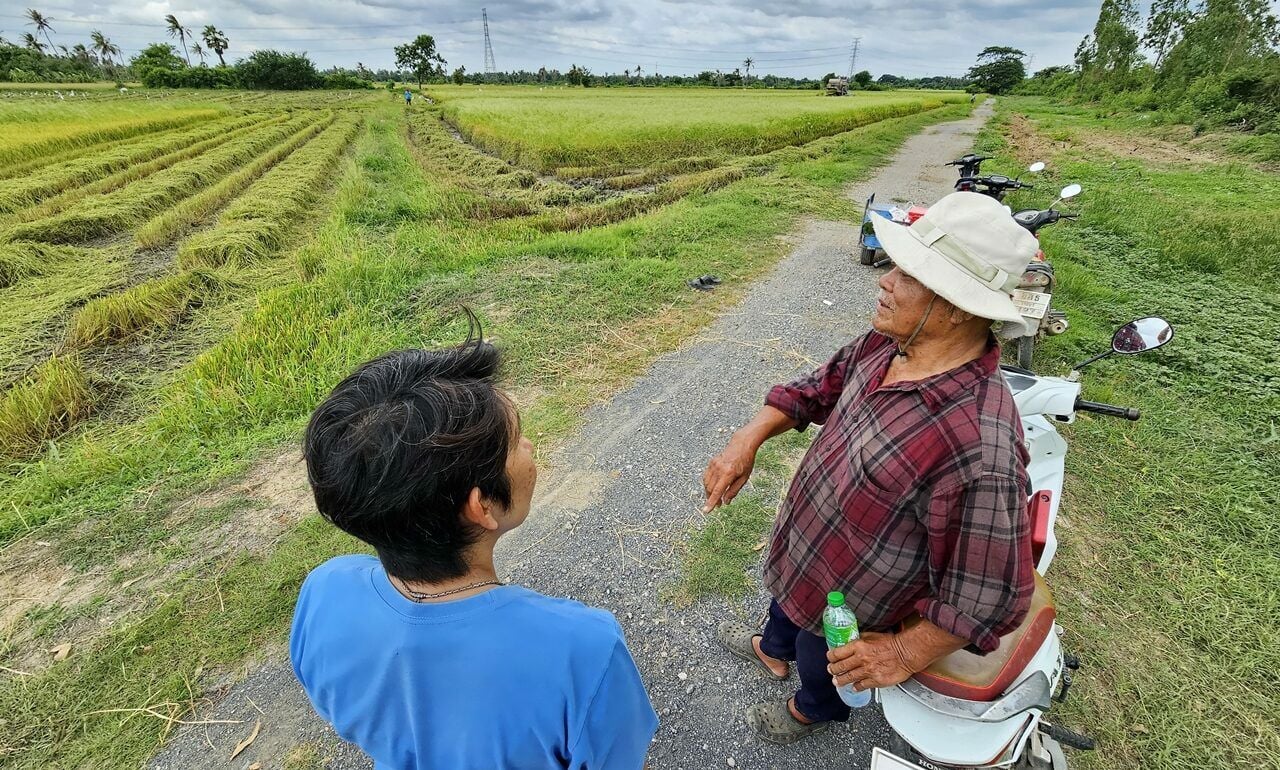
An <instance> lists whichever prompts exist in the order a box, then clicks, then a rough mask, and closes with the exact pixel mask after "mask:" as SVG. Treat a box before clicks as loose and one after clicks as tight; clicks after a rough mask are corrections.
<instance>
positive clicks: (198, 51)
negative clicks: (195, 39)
mask: <svg viewBox="0 0 1280 770" xmlns="http://www.w3.org/2000/svg"><path fill="white" fill-rule="evenodd" d="M191 53H193V54H195V55H196V56H199V57H200V66H201V67H203V66H204V49H203V48H201V47H200V44H199V43H192V44H191Z"/></svg>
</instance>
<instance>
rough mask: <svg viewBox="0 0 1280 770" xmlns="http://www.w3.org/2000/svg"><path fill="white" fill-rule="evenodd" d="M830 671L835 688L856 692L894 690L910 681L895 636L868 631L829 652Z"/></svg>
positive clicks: (909, 674) (911, 671)
mask: <svg viewBox="0 0 1280 770" xmlns="http://www.w3.org/2000/svg"><path fill="white" fill-rule="evenodd" d="M827 660H828V661H829V665H828V666H827V672H828V673H829V674H831V681H832V683H833V684H835V686H836V687H843V686H844V685H846V684H852V685H853V687H854V689H855V690H866V689H869V688H872V687H892V686H893V685H895V684H899V683H901V682H905V681H907V680H908V679H910V678H911V675H912V674H914V673H915V671H913V670H911V668H910V666H908V665H907V663H906V661H905V660H903V654H902V651H901V646H900V644H899V643H898V642H897V641H895V635H894V634H881V633H876V632H874V631H868V632H867V633H865V634H863V635H862V636H861V638H859V639H856V640H854V641H852V642H849V643H848V644H845V645H841V646H839V647H836V648H835V649H833V650H828V651H827Z"/></svg>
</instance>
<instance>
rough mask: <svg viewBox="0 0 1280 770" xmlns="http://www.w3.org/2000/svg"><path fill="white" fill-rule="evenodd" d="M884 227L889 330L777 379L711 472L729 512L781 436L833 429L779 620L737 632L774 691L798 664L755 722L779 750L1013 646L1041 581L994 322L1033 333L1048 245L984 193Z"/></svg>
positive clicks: (798, 498)
mask: <svg viewBox="0 0 1280 770" xmlns="http://www.w3.org/2000/svg"><path fill="white" fill-rule="evenodd" d="M872 221H873V223H874V225H875V229H876V235H877V236H879V237H880V242H881V243H882V244H883V245H884V248H885V251H887V252H888V253H889V256H891V257H892V258H893V261H894V263H895V267H894V268H893V269H892V270H890V271H889V272H888V273H887V274H885V275H884V277H882V278H881V279H880V297H879V301H878V302H877V307H876V311H875V315H874V316H873V317H872V319H871V327H872V328H871V329H870V330H869V331H867V332H866V333H865V334H862V335H861V336H859V337H857V338H856V339H854V340H853V341H851V342H850V343H849V344H847V345H845V346H844V347H843V348H841V349H840V350H839V351H838V352H837V353H836V354H835V355H834V356H833V357H832V358H831V360H830V361H828V362H827V363H825V364H823V365H822V366H820V367H819V368H818V369H817V370H816V371H814V372H813V373H812V374H808V375H805V376H803V377H800V378H799V379H797V380H795V381H793V382H789V383H785V384H781V385H776V386H774V387H773V388H772V389H771V390H770V391H769V393H768V395H766V396H765V399H764V407H763V408H762V409H761V410H760V411H759V413H758V414H756V416H755V418H754V419H752V420H751V422H750V423H749V424H747V425H745V426H744V427H742V428H741V429H739V430H738V431H737V432H736V433H734V435H733V437H732V438H731V439H730V440H729V444H728V446H727V447H726V448H725V450H724V451H723V452H721V453H720V454H719V455H718V456H716V457H715V458H713V459H712V460H711V462H710V464H709V465H708V467H707V471H706V474H705V476H704V478H703V483H704V485H705V488H706V493H707V501H706V505H705V510H706V511H708V512H709V511H711V510H712V509H714V508H715V507H716V506H718V505H721V504H724V503H728V502H729V501H731V500H732V499H733V498H734V496H735V495H737V493H738V491H739V490H741V489H742V486H743V485H744V484H745V483H746V482H747V479H748V478H750V475H751V469H752V467H753V466H754V464H755V458H756V453H757V452H758V451H759V449H760V446H761V444H763V443H764V442H765V441H766V440H768V439H769V438H771V437H773V436H777V435H779V434H781V433H784V432H786V431H788V430H792V429H795V430H804V429H805V428H806V427H808V426H809V425H810V424H812V423H817V424H819V425H822V426H823V428H822V432H821V433H819V434H818V435H817V437H816V438H815V439H814V440H813V443H812V445H811V446H810V448H809V451H808V453H807V454H806V455H805V457H804V460H803V461H802V462H801V463H800V467H799V468H798V469H797V471H796V475H795V478H794V479H793V480H792V482H791V488H790V490H789V491H788V492H787V496H786V498H785V499H784V501H783V503H782V507H781V509H780V510H779V512H778V518H777V521H776V523H775V525H774V529H773V535H772V537H771V541H770V546H769V550H768V553H767V555H766V557H765V562H764V584H765V587H766V588H767V589H768V591H769V593H770V594H771V595H772V597H773V601H772V602H771V603H770V606H769V608H768V622H767V623H766V624H765V625H764V628H763V629H759V628H756V627H754V626H748V625H746V624H743V623H740V622H737V621H726V622H725V623H723V624H722V625H721V626H720V628H719V631H718V633H717V638H718V639H719V641H720V643H721V644H722V645H724V646H725V647H726V648H728V649H729V651H730V652H732V653H733V654H734V655H736V656H738V657H740V658H743V659H744V660H748V661H750V662H751V663H752V664H753V665H755V666H756V667H757V668H758V669H759V670H761V671H762V672H763V673H765V674H766V675H767V676H768V677H770V678H772V679H775V680H782V679H786V678H787V677H788V676H789V675H790V672H791V662H794V663H795V664H796V671H797V673H798V674H799V678H800V686H799V688H798V689H797V690H796V692H795V693H794V694H793V695H792V696H791V697H788V698H783V699H781V700H776V701H771V702H767V703H760V704H756V705H754V706H751V707H750V708H749V709H747V721H748V723H749V724H750V725H751V727H752V728H753V729H754V730H755V732H756V733H757V734H758V735H759V736H760V737H762V738H764V739H765V740H768V741H773V742H775V743H784V744H785V743H793V742H795V741H798V740H800V739H802V738H804V737H805V736H807V735H810V734H812V733H815V732H817V731H819V730H821V729H823V728H825V727H827V726H829V725H830V724H831V723H832V722H833V721H841V722H842V721H845V720H846V719H848V717H849V707H848V706H846V705H845V704H844V702H843V701H842V700H841V699H840V696H839V693H838V692H837V691H836V687H837V686H843V685H846V684H852V685H854V687H855V689H857V690H867V689H870V688H876V687H892V686H894V685H897V684H899V683H901V682H903V681H905V680H907V679H908V678H910V677H911V676H912V675H914V674H916V673H918V672H920V671H923V670H924V669H925V668H927V667H928V666H930V665H931V664H932V663H933V662H934V661H936V660H938V659H939V658H941V657H943V656H946V655H949V654H951V653H953V652H956V651H957V650H960V649H964V648H969V649H970V650H971V651H976V652H989V651H991V650H994V649H996V647H997V646H998V645H999V644H1000V637H1001V635H1003V634H1007V633H1009V632H1010V631H1012V630H1014V629H1016V628H1017V627H1018V624H1019V623H1020V622H1021V620H1022V618H1023V617H1024V616H1025V615H1026V614H1027V610H1028V608H1029V607H1030V604H1031V597H1032V592H1033V590H1034V586H1035V583H1034V575H1033V570H1032V563H1031V528H1030V525H1029V522H1028V516H1027V470H1026V465H1027V461H1028V456H1027V450H1026V449H1025V448H1024V445H1023V436H1022V425H1021V422H1020V420H1019V417H1018V412H1017V409H1016V408H1015V406H1014V403H1013V396H1012V394H1011V393H1010V391H1009V386H1008V385H1007V384H1006V383H1005V381H1004V376H1003V375H1002V374H1001V371H1000V345H999V344H998V343H997V342H996V338H995V337H994V336H993V334H992V322H993V321H1000V322H1002V324H1003V326H1002V327H1001V329H1000V333H1001V334H1002V335H1005V336H1021V335H1023V334H1025V333H1026V332H1027V330H1028V328H1029V327H1028V322H1027V320H1026V319H1024V318H1023V317H1022V315H1021V314H1020V313H1019V312H1018V309H1017V308H1016V307H1015V306H1014V304H1013V300H1012V299H1011V297H1010V295H1011V294H1012V292H1013V291H1014V290H1015V289H1017V288H1018V283H1019V281H1020V279H1021V277H1022V273H1023V270H1024V269H1025V268H1026V266H1027V263H1028V262H1030V261H1031V259H1032V258H1033V257H1034V256H1035V253H1036V239H1035V237H1034V236H1032V235H1031V234H1030V233H1028V232H1027V231H1026V230H1023V229H1022V228H1021V227H1019V226H1018V224H1017V223H1015V222H1014V221H1013V219H1012V218H1010V217H1009V214H1008V212H1007V210H1006V209H1005V208H1004V206H1002V205H1001V204H1000V203H998V202H997V201H995V200H994V199H992V198H989V197H987V196H985V195H979V194H978V193H972V192H959V193H953V194H951V195H948V196H947V197H945V198H943V199H942V200H940V201H938V203H936V204H935V205H934V206H933V207H932V208H930V209H929V211H928V213H926V214H925V215H924V216H923V217H921V218H920V219H918V220H917V221H916V222H915V223H914V224H912V225H911V226H910V227H907V226H904V225H900V224H896V223H894V222H891V221H890V220H888V219H885V218H883V217H872ZM829 591H840V592H842V593H844V595H845V597H846V602H847V605H846V606H848V607H849V609H851V610H853V612H854V614H855V615H857V618H858V623H859V625H860V626H861V628H862V630H863V631H864V632H865V633H863V635H862V638H861V639H859V640H857V641H854V642H852V643H850V644H846V645H843V646H841V647H837V648H836V649H834V650H830V651H828V650H827V645H826V642H825V640H824V639H823V637H822V636H821V634H822V613H823V609H824V608H825V606H826V600H827V592H829ZM908 619H911V620H912V621H914V622H913V623H912V624H911V625H910V626H909V627H905V628H904V627H900V625H899V624H901V623H903V621H907V620H908Z"/></svg>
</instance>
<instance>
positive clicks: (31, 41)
mask: <svg viewBox="0 0 1280 770" xmlns="http://www.w3.org/2000/svg"><path fill="white" fill-rule="evenodd" d="M22 44H23V45H25V46H26V47H27V48H30V49H31V50H33V51H35V52H36V53H44V43H41V42H40V38H38V37H36V36H35V35H33V34H31V33H30V32H23V33H22Z"/></svg>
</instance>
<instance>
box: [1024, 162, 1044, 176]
mask: <svg viewBox="0 0 1280 770" xmlns="http://www.w3.org/2000/svg"><path fill="white" fill-rule="evenodd" d="M1027 171H1030V172H1031V173H1033V174H1039V173H1040V172H1041V171H1044V161H1040V160H1038V161H1036V162H1035V163H1032V164H1031V165H1030V166H1027Z"/></svg>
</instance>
